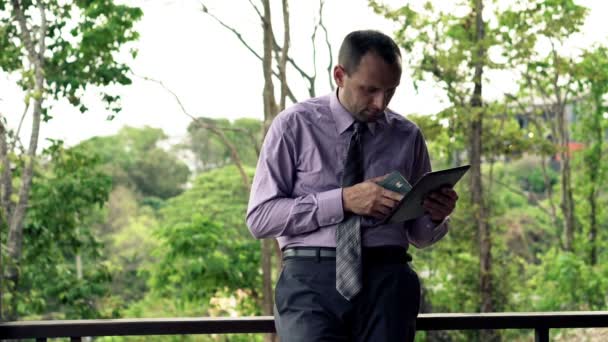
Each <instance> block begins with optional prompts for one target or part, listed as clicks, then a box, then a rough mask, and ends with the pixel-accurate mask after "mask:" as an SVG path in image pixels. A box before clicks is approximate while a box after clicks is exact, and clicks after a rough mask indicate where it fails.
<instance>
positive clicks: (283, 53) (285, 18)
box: [279, 0, 290, 111]
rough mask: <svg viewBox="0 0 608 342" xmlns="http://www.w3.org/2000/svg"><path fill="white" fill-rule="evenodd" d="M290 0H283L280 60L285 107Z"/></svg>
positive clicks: (282, 99) (282, 101) (282, 107)
mask: <svg viewBox="0 0 608 342" xmlns="http://www.w3.org/2000/svg"><path fill="white" fill-rule="evenodd" d="M288 6H289V2H288V0H283V31H284V32H283V48H282V49H281V60H280V61H279V75H280V76H281V77H280V82H281V99H280V103H279V108H280V110H281V111H282V110H283V109H285V98H286V97H287V57H288V55H287V52H288V51H289V38H290V37H289V34H290V33H289V7H288Z"/></svg>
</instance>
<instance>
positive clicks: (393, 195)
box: [382, 189, 403, 202]
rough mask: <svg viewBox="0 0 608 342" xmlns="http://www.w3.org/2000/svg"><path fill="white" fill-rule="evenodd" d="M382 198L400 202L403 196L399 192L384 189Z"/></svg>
mask: <svg viewBox="0 0 608 342" xmlns="http://www.w3.org/2000/svg"><path fill="white" fill-rule="evenodd" d="M382 197H384V198H390V199H392V200H393V201H397V202H399V201H401V199H402V198H403V195H402V194H400V193H398V192H394V191H390V190H386V189H383V190H382Z"/></svg>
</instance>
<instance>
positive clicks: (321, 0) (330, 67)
mask: <svg viewBox="0 0 608 342" xmlns="http://www.w3.org/2000/svg"><path fill="white" fill-rule="evenodd" d="M324 6H325V0H319V26H321V28H322V29H323V32H324V33H325V44H326V45H327V54H328V55H329V62H328V63H327V76H328V79H329V89H333V88H334V77H333V66H334V58H333V54H332V53H331V43H330V42H329V32H328V31H327V27H325V24H324V23H323V7H324Z"/></svg>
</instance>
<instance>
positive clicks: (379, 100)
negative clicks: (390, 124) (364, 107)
mask: <svg viewBox="0 0 608 342" xmlns="http://www.w3.org/2000/svg"><path fill="white" fill-rule="evenodd" d="M372 104H373V105H374V107H375V108H378V109H380V110H382V109H383V108H384V93H382V92H378V94H376V95H374V99H373V101H372Z"/></svg>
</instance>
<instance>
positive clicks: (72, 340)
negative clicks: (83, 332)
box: [70, 336, 82, 342]
mask: <svg viewBox="0 0 608 342" xmlns="http://www.w3.org/2000/svg"><path fill="white" fill-rule="evenodd" d="M70 342H82V337H73V336H72V337H70Z"/></svg>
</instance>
